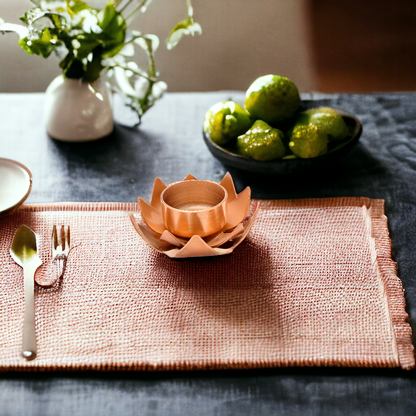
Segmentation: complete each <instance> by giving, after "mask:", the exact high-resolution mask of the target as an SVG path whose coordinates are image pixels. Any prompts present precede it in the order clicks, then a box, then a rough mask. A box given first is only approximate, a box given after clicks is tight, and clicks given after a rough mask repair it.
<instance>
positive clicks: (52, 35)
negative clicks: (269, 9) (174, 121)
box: [0, 0, 201, 122]
mask: <svg viewBox="0 0 416 416" xmlns="http://www.w3.org/2000/svg"><path fill="white" fill-rule="evenodd" d="M31 1H32V3H33V4H34V5H35V7H34V8H32V9H30V10H28V11H27V12H26V13H25V15H24V16H23V17H21V20H22V21H23V22H24V23H25V24H26V26H22V25H16V24H10V23H5V22H4V21H2V20H1V19H0V32H3V33H4V32H16V33H18V34H19V36H20V40H19V45H20V46H21V47H22V48H23V49H24V50H25V51H26V52H27V53H28V54H34V55H40V56H43V57H44V58H48V57H49V56H50V55H51V54H52V53H55V54H56V55H57V56H58V57H59V58H60V59H61V60H60V63H59V66H60V67H61V68H62V72H63V75H64V76H65V77H67V78H75V79H82V80H83V81H85V82H90V83H91V82H94V81H95V80H97V79H98V77H99V76H100V75H101V74H102V72H103V71H105V73H106V74H107V75H108V76H110V77H113V78H114V80H115V82H114V83H113V87H114V89H115V90H116V91H118V92H120V93H122V95H123V96H124V99H125V103H126V105H128V106H129V107H131V108H132V109H133V110H134V111H136V112H137V115H138V117H139V122H140V120H141V117H142V115H143V114H144V113H145V112H146V111H147V110H148V109H149V108H150V107H151V106H152V105H153V104H154V102H155V101H156V100H157V99H158V98H160V97H161V96H162V95H163V93H164V91H165V90H166V88H167V85H166V84H165V83H164V82H163V81H160V80H159V79H158V77H159V74H158V72H157V71H156V67H155V59H154V54H155V51H156V49H157V48H158V46H159V38H158V37H157V36H156V35H153V34H144V33H141V32H138V31H134V30H132V31H129V30H128V26H129V24H130V23H131V22H132V21H133V20H134V18H135V16H136V15H137V13H140V12H142V13H143V12H145V11H146V9H147V7H148V5H149V4H150V3H151V1H152V0H113V1H110V2H108V3H107V4H105V6H104V7H103V8H95V7H92V6H90V5H89V4H88V3H86V2H84V1H81V0H65V1H56V0H31ZM186 4H187V9H188V16H187V17H186V19H185V20H183V21H181V22H179V23H178V24H177V25H176V26H175V27H174V28H173V30H172V31H171V33H170V35H169V38H168V40H167V48H168V49H172V48H173V47H174V46H175V45H176V44H177V43H178V42H179V40H180V39H181V37H182V36H183V35H195V34H200V33H201V27H200V25H199V24H198V23H196V22H194V20H193V9H192V5H191V1H190V0H186ZM135 47H139V48H141V49H142V50H143V51H144V52H145V54H146V55H147V68H146V69H143V68H140V67H139V66H138V64H137V63H136V62H134V61H133V60H132V59H133V58H132V57H133V56H134V54H135Z"/></svg>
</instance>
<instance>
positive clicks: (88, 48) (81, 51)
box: [76, 37, 100, 60]
mask: <svg viewBox="0 0 416 416" xmlns="http://www.w3.org/2000/svg"><path fill="white" fill-rule="evenodd" d="M77 40H78V42H79V43H80V47H79V48H78V49H76V51H77V58H78V59H80V60H82V59H84V58H87V57H88V55H89V54H90V53H91V52H92V51H93V50H94V49H95V48H96V47H97V46H98V45H100V42H99V40H97V39H94V37H91V39H80V38H77Z"/></svg>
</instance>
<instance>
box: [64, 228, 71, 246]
mask: <svg viewBox="0 0 416 416" xmlns="http://www.w3.org/2000/svg"><path fill="white" fill-rule="evenodd" d="M65 240H66V245H67V247H68V249H69V247H71V232H70V230H69V225H68V228H67V233H66V234H65Z"/></svg>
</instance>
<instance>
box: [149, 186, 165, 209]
mask: <svg viewBox="0 0 416 416" xmlns="http://www.w3.org/2000/svg"><path fill="white" fill-rule="evenodd" d="M165 189H166V185H165V184H164V183H163V182H162V180H161V179H160V178H156V179H155V182H154V184H153V191H152V198H151V200H150V205H151V206H152V207H153V208H156V209H157V210H158V211H161V209H162V203H161V202H160V195H161V193H162V192H163V191H164V190H165Z"/></svg>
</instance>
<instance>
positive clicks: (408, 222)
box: [0, 92, 416, 416]
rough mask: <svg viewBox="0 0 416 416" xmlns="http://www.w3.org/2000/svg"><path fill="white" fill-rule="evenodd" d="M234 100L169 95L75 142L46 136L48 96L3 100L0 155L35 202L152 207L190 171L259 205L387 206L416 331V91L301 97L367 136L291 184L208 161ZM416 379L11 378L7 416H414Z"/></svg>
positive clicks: (266, 374)
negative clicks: (102, 133)
mask: <svg viewBox="0 0 416 416" xmlns="http://www.w3.org/2000/svg"><path fill="white" fill-rule="evenodd" d="M229 98H233V99H234V100H236V101H237V102H241V101H242V100H243V99H244V95H243V94H242V93H236V92H217V93H203V94H202V93H194V94H167V95H166V96H165V97H164V98H163V99H162V100H161V101H159V102H158V103H157V104H156V105H155V107H154V108H153V109H151V110H150V111H149V112H148V113H147V114H146V115H145V117H144V119H143V123H142V125H141V126H140V127H138V128H129V127H125V126H122V125H121V124H116V129H115V132H114V134H113V135H112V136H111V137H109V138H106V139H103V140H100V141H97V142H91V143H84V144H70V143H61V142H57V141H55V140H52V139H51V138H49V137H48V136H47V134H46V132H45V130H44V124H43V121H42V117H43V100H44V96H43V94H0V157H4V158H11V159H15V160H18V161H20V162H21V163H23V164H25V165H26V166H28V167H29V169H30V170H31V171H32V173H33V189H32V193H31V195H30V197H29V199H28V201H27V202H31V203H37V202H56V201H135V200H136V199H137V196H142V197H144V198H145V199H147V200H148V199H149V198H150V194H151V189H152V185H153V180H154V178H155V177H156V176H159V177H161V178H162V180H163V181H164V182H165V183H170V182H173V181H176V180H181V179H183V178H184V177H185V176H186V175H187V174H188V173H191V174H193V175H194V176H196V177H197V178H199V179H211V180H215V181H218V180H220V179H221V178H222V177H223V175H224V174H225V172H227V171H230V172H231V174H232V175H233V177H234V179H235V182H236V187H237V190H238V191H240V190H242V189H243V188H244V187H245V186H246V185H249V186H251V189H252V196H253V197H254V198H267V199H271V198H279V199H280V198H304V197H330V196H366V197H369V198H381V199H385V201H386V213H387V216H388V220H389V229H390V236H391V239H392V244H393V255H394V260H395V261H397V264H398V273H399V277H400V278H401V280H402V282H403V286H404V288H405V291H406V292H405V296H406V302H407V311H408V313H409V315H410V321H411V324H412V327H413V328H415V325H416V310H415V308H416V276H415V270H416V232H415V231H416V230H415V229H416V227H415V219H416V186H415V184H416V117H415V109H416V93H402V94H376V95H346V94H341V95H326V96H324V95H315V96H309V95H307V96H305V97H304V98H308V99H310V98H312V99H316V100H317V106H318V105H325V106H331V107H334V108H339V109H342V110H344V111H346V112H348V113H351V114H354V115H356V116H357V117H358V118H359V119H360V120H361V122H362V124H363V130H364V131H363V135H362V138H361V140H360V142H359V143H358V145H357V146H356V147H355V148H354V149H353V150H352V151H351V152H350V153H349V154H348V155H347V156H346V157H345V158H344V159H342V160H341V161H340V162H338V163H337V164H336V165H334V166H331V167H329V168H327V169H326V170H323V171H318V172H314V173H308V174H302V175H297V176H291V177H284V176H283V177H282V176H274V177H273V176H270V177H264V176H259V175H253V174H249V173H245V172H239V171H237V170H236V169H230V168H227V167H225V166H223V165H222V164H221V163H220V162H219V161H217V160H216V159H215V158H214V157H213V156H212V155H211V154H210V153H209V151H208V149H207V148H206V147H205V144H204V142H203V140H202V135H201V130H202V121H203V117H204V114H205V111H206V110H207V109H208V108H209V107H210V106H211V105H212V104H214V103H216V102H218V101H223V100H225V99H229ZM118 110H121V109H120V108H119V109H118ZM0 267H1V265H0ZM0 307H1V305H0ZM0 344H1V341H0ZM0 352H1V351H0ZM415 375H416V373H415V371H404V370H398V369H397V370H395V369H390V370H388V369H378V370H371V369H342V368H341V369H338V368H277V369H267V370H253V371H205V372H158V373H150V372H134V373H101V372H95V373H94V372H93V373H79V372H69V373H33V374H29V373H24V374H22V373H4V374H0V415H25V416H28V415H44V416H47V415H71V416H72V415H77V416H81V415H88V416H90V415H100V416H104V415H115V414H120V415H172V416H173V415H181V416H184V415H216V416H222V415H272V414H279V415H300V414H302V415H311V416H312V415H327V414H328V415H332V416H336V415H412V414H416V395H415V391H416V377H415Z"/></svg>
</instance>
